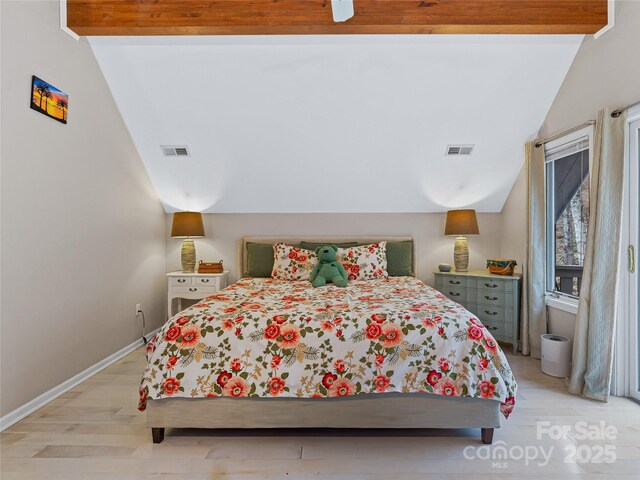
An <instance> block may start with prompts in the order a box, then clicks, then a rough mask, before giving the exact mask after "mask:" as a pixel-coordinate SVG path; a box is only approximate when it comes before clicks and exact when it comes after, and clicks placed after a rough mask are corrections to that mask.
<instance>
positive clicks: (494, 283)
mask: <svg viewBox="0 0 640 480" xmlns="http://www.w3.org/2000/svg"><path fill="white" fill-rule="evenodd" d="M478 288H479V289H481V290H489V291H491V292H505V293H512V292H513V282H512V281H510V280H502V279H494V278H487V277H485V278H481V277H480V278H478Z"/></svg>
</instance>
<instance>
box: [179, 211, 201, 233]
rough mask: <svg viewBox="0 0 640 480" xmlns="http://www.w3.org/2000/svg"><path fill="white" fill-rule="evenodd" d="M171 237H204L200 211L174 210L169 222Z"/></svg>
mask: <svg viewBox="0 0 640 480" xmlns="http://www.w3.org/2000/svg"><path fill="white" fill-rule="evenodd" d="M171 236H172V237H178V238H180V237H183V238H184V237H204V226H203V225H202V214H201V213H200V212H176V213H174V214H173V223H172V224H171Z"/></svg>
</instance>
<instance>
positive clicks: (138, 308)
mask: <svg viewBox="0 0 640 480" xmlns="http://www.w3.org/2000/svg"><path fill="white" fill-rule="evenodd" d="M141 313H142V305H140V304H139V303H136V317H137V316H138V315H140V314H141Z"/></svg>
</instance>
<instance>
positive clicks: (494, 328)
mask: <svg viewBox="0 0 640 480" xmlns="http://www.w3.org/2000/svg"><path fill="white" fill-rule="evenodd" d="M485 327H486V329H487V330H497V329H498V327H490V326H489V325H485Z"/></svg>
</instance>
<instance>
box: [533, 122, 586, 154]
mask: <svg viewBox="0 0 640 480" xmlns="http://www.w3.org/2000/svg"><path fill="white" fill-rule="evenodd" d="M595 123H596V121H595V120H588V121H586V122H584V123H581V124H580V125H576V126H575V127H573V128H570V129H568V130H563V131H562V132H559V133H556V134H555V135H552V136H551V137H549V138H545V139H544V140H540V141H539V142H536V148H538V147H541V146H542V145H544V144H545V143H548V142H550V141H552V140H555V139H556V138H560V137H564V136H565V135H568V134H569V133H573V132H575V131H578V130H580V129H581V128H584V127H588V126H589V125H594V124H595Z"/></svg>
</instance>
